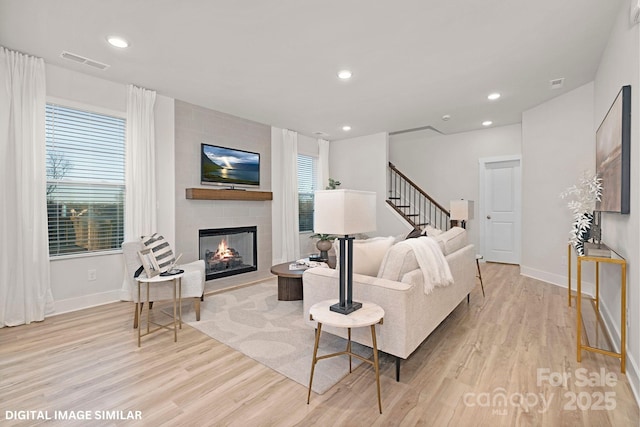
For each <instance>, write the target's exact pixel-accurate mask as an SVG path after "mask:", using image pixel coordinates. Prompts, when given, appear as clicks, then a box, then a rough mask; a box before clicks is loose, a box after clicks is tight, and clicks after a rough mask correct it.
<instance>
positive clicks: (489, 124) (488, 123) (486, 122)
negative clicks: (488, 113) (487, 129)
mask: <svg viewBox="0 0 640 427" xmlns="http://www.w3.org/2000/svg"><path fill="white" fill-rule="evenodd" d="M492 124H493V122H492V121H491V120H485V121H484V122H482V126H491V125H492Z"/></svg>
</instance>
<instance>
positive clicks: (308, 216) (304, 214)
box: [298, 154, 317, 231]
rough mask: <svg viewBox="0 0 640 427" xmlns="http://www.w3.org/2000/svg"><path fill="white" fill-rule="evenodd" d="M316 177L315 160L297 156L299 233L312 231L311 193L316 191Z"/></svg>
mask: <svg viewBox="0 0 640 427" xmlns="http://www.w3.org/2000/svg"><path fill="white" fill-rule="evenodd" d="M316 176H317V161H316V158H315V157H312V156H306V155H304V154H298V222H299V227H298V230H299V231H313V192H314V191H315V190H316Z"/></svg>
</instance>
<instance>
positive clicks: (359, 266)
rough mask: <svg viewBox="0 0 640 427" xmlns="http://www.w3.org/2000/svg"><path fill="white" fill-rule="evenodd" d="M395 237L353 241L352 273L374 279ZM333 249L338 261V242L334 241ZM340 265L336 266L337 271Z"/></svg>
mask: <svg viewBox="0 0 640 427" xmlns="http://www.w3.org/2000/svg"><path fill="white" fill-rule="evenodd" d="M394 241H395V237H393V236H389V237H374V238H372V239H366V240H354V241H353V272H354V273H356V274H364V275H366V276H372V277H376V275H377V274H378V270H379V269H380V264H381V263H382V259H383V258H384V256H385V254H386V253H387V251H388V250H389V248H390V247H391V246H392V245H393V243H394ZM333 247H334V248H335V250H336V257H337V258H338V259H340V242H339V241H338V239H336V240H334V243H333ZM339 268H340V265H339V264H338V265H337V266H336V269H339Z"/></svg>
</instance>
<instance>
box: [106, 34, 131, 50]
mask: <svg viewBox="0 0 640 427" xmlns="http://www.w3.org/2000/svg"><path fill="white" fill-rule="evenodd" d="M107 41H108V42H109V44H110V45H111V46H115V47H119V48H121V49H124V48H125V47H129V42H128V41H126V40H125V39H123V38H122V37H116V36H109V37H107Z"/></svg>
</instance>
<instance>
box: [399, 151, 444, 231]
mask: <svg viewBox="0 0 640 427" xmlns="http://www.w3.org/2000/svg"><path fill="white" fill-rule="evenodd" d="M388 178H389V187H388V189H389V198H388V199H387V203H388V204H389V205H390V206H391V207H392V208H393V209H394V210H395V211H396V212H398V214H400V216H402V217H403V218H404V219H405V220H406V221H407V222H408V223H409V224H411V225H412V226H413V227H414V228H417V229H423V228H424V227H425V226H427V225H431V226H432V227H435V228H438V229H440V230H448V229H449V228H450V227H451V221H450V220H449V210H448V209H446V208H445V207H443V206H442V205H440V204H439V203H438V202H436V201H435V200H433V198H432V197H431V196H429V195H428V194H427V193H425V191H424V190H422V189H421V188H420V187H418V186H417V185H416V184H415V183H414V182H413V181H411V180H410V179H409V178H408V177H407V176H406V175H405V174H403V173H402V172H400V171H399V170H398V169H397V168H396V167H395V166H394V165H393V164H392V163H391V162H389V168H388Z"/></svg>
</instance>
